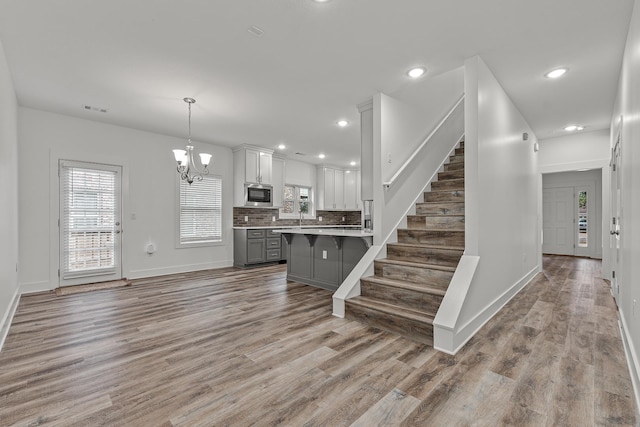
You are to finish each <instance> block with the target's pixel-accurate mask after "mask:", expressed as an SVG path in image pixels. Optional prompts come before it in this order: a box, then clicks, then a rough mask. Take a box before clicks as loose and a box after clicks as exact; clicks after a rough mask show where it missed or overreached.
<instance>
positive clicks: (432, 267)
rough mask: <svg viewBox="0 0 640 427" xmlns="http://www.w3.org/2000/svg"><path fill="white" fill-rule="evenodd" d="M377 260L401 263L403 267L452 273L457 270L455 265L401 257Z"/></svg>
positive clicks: (394, 263)
mask: <svg viewBox="0 0 640 427" xmlns="http://www.w3.org/2000/svg"><path fill="white" fill-rule="evenodd" d="M376 262H381V263H384V264H393V265H399V266H402V267H415V268H425V269H430V270H442V271H450V272H452V273H453V272H454V271H456V268H455V267H450V266H448V265H439V264H427V263H421V262H411V261H402V260H399V259H389V258H383V259H377V260H376Z"/></svg>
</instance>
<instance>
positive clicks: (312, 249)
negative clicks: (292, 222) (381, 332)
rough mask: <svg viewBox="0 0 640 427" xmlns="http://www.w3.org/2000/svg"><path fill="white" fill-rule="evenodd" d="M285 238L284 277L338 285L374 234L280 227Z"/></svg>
mask: <svg viewBox="0 0 640 427" xmlns="http://www.w3.org/2000/svg"><path fill="white" fill-rule="evenodd" d="M273 232H274V233H281V234H282V235H283V236H284V238H285V239H286V241H287V243H288V244H287V245H286V246H287V247H286V257H287V280H293V281H296V282H300V283H304V284H307V285H312V286H317V287H320V288H323V289H328V290H330V291H335V290H336V289H338V287H339V286H340V284H341V283H342V281H343V280H344V279H345V278H346V277H347V276H348V275H349V273H351V270H353V268H354V267H355V266H356V264H358V262H359V261H360V259H361V258H362V256H363V255H364V254H365V253H366V252H367V250H368V249H369V248H370V247H371V244H372V242H373V234H372V233H369V232H364V231H361V230H344V229H326V228H323V229H304V228H302V229H281V230H273Z"/></svg>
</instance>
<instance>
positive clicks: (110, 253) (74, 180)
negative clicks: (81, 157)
mask: <svg viewBox="0 0 640 427" xmlns="http://www.w3.org/2000/svg"><path fill="white" fill-rule="evenodd" d="M76 165H77V163H74V162H67V161H62V162H61V164H60V185H61V188H60V190H61V199H60V201H61V221H60V227H61V230H62V238H61V246H62V248H61V249H62V251H61V255H62V266H61V267H62V268H61V270H62V271H61V276H62V278H64V279H68V278H72V277H82V276H92V275H98V274H113V273H115V272H116V261H117V259H116V257H118V256H119V254H118V253H117V250H116V248H117V246H116V244H115V243H116V222H117V218H116V216H117V212H118V204H119V198H120V194H119V186H117V185H116V173H117V172H116V171H112V170H102V169H89V168H87V167H86V166H85V167H80V166H76Z"/></svg>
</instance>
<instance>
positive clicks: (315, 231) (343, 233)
mask: <svg viewBox="0 0 640 427" xmlns="http://www.w3.org/2000/svg"><path fill="white" fill-rule="evenodd" d="M271 231H273V232H274V233H290V234H307V235H315V236H340V237H373V233H372V232H370V231H364V230H345V229H344V228H335V227H334V228H318V227H314V228H304V227H303V228H299V227H296V228H276V229H274V230H271Z"/></svg>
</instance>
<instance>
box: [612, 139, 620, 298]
mask: <svg viewBox="0 0 640 427" xmlns="http://www.w3.org/2000/svg"><path fill="white" fill-rule="evenodd" d="M620 148H621V144H620V134H618V139H617V140H616V145H615V147H614V149H613V153H612V156H611V165H610V167H611V212H612V218H611V222H610V223H609V224H610V231H609V233H610V238H611V242H610V246H609V247H610V248H611V250H612V257H611V268H612V272H611V293H612V294H613V297H614V298H615V299H616V303H617V302H618V296H619V288H618V279H617V274H618V272H619V265H620V211H621V206H620V187H621V181H622V173H621V171H620V165H621V150H620Z"/></svg>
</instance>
